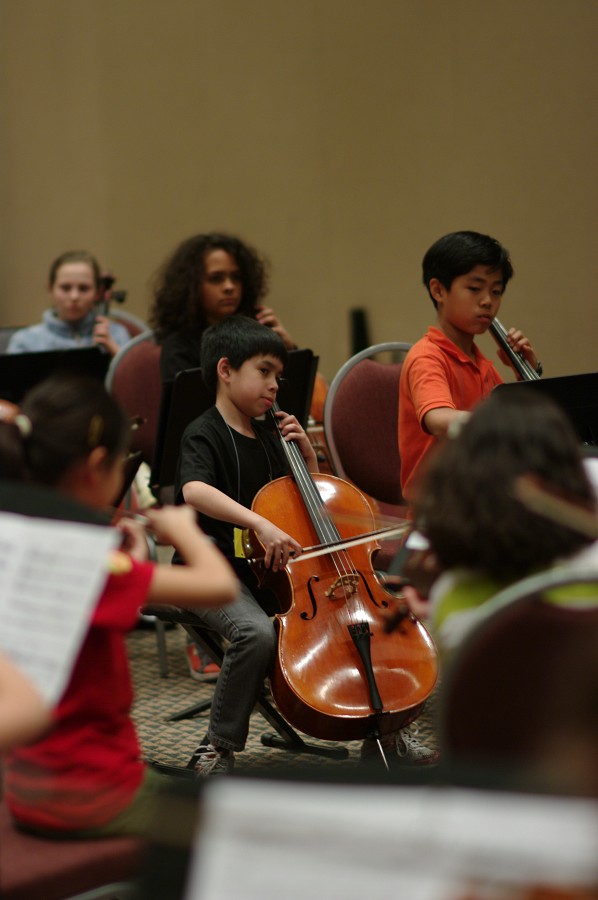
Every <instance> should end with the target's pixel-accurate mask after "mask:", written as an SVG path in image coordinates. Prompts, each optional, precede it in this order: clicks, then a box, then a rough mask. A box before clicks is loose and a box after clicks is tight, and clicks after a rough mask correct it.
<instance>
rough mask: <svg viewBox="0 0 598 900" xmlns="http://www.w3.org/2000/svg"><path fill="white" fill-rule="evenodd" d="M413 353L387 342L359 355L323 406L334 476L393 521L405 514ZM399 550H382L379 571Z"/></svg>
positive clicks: (336, 380) (339, 376) (404, 346)
mask: <svg viewBox="0 0 598 900" xmlns="http://www.w3.org/2000/svg"><path fill="white" fill-rule="evenodd" d="M410 347H411V344H406V343H403V342H399V341H389V342H387V343H384V344H374V345H373V346H371V347H367V348H366V349H365V350H362V351H361V352H360V353H356V354H355V356H352V357H351V359H349V360H348V361H347V362H346V363H345V364H344V365H343V366H342V367H341V368H340V369H339V371H338V372H337V374H336V375H335V377H334V378H333V380H332V383H331V385H330V389H329V391H328V395H327V397H326V403H325V405H324V434H325V436H326V443H327V444H328V448H329V451H330V456H331V459H332V463H333V465H334V469H335V472H336V474H337V475H338V476H339V477H340V478H344V479H345V480H346V481H351V482H353V484H355V485H356V486H357V487H358V488H360V490H362V491H363V492H364V493H365V494H367V495H368V496H369V497H371V498H373V499H374V500H375V501H377V505H378V508H379V510H380V513H381V514H382V515H386V516H392V517H395V518H403V517H404V516H405V514H406V505H405V501H404V499H403V495H402V494H401V481H400V474H401V459H400V456H399V446H398V418H399V378H400V376H401V368H402V364H403V359H404V357H405V354H406V353H407V351H408V350H409V348H410ZM381 357H383V358H387V359H388V358H389V357H390V361H387V362H384V361H383V358H381ZM395 550H396V544H395V547H394V548H391V547H390V546H389V547H387V548H385V547H384V545H383V548H382V551H381V553H380V556H379V559H378V565H380V567H382V568H384V566H385V563H387V562H389V561H390V559H391V558H392V557H393V556H394V551H395Z"/></svg>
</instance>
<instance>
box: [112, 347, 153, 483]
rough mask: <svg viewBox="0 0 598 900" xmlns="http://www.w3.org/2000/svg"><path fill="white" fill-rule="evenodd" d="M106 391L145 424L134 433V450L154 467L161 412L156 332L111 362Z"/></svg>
mask: <svg viewBox="0 0 598 900" xmlns="http://www.w3.org/2000/svg"><path fill="white" fill-rule="evenodd" d="M106 387H107V389H108V390H109V391H110V393H111V394H113V395H114V396H115V397H116V399H117V400H118V401H119V402H120V403H121V404H122V406H124V408H125V409H126V411H127V412H128V414H129V415H130V416H131V417H133V416H140V417H141V418H142V419H143V423H142V424H141V425H140V426H139V428H137V429H136V430H135V431H134V432H133V436H132V441H131V448H130V449H131V450H132V451H136V450H141V451H142V453H143V459H144V462H146V463H147V464H148V465H150V466H151V464H152V459H153V454H154V443H155V440H156V431H157V428H158V412H159V408H160V395H161V383H160V347H159V345H158V344H156V341H155V339H154V333H153V331H143V332H141V334H138V335H137V337H134V338H133V339H132V340H131V341H129V343H128V344H125V346H124V347H121V349H120V350H119V352H118V353H117V354H116V356H115V357H114V358H113V359H112V361H111V362H110V366H109V368H108V373H107V375H106Z"/></svg>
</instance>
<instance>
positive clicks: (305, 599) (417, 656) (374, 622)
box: [244, 404, 438, 740]
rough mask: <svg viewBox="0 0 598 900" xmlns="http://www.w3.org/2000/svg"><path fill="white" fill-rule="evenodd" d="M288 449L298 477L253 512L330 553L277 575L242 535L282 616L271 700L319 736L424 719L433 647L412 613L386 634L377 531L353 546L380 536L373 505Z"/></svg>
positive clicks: (273, 490)
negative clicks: (375, 554)
mask: <svg viewBox="0 0 598 900" xmlns="http://www.w3.org/2000/svg"><path fill="white" fill-rule="evenodd" d="M277 410H278V407H277V405H276V404H274V407H273V412H275V411H277ZM281 442H282V445H283V448H284V451H285V454H286V456H287V460H288V462H289V465H290V468H291V472H292V476H286V477H284V478H279V479H277V480H276V481H273V482H270V483H269V484H267V485H265V486H264V487H263V488H262V489H261V490H260V491H259V492H258V493H257V495H256V497H255V499H254V502H253V506H252V508H253V509H254V511H255V512H257V513H259V514H260V515H262V516H264V517H265V518H267V519H268V520H269V521H271V522H273V523H274V524H276V525H278V526H279V527H281V528H283V529H284V530H285V531H286V532H288V533H289V534H292V535H293V536H294V537H295V539H296V540H298V541H299V542H300V543H301V545H302V546H303V547H310V548H311V547H312V545H318V546H319V547H321V549H322V550H323V551H324V553H323V554H322V555H317V557H315V556H312V555H311V554H305V558H303V557H302V556H298V557H297V558H296V559H295V560H293V561H290V562H289V564H288V565H287V567H286V569H285V570H283V571H279V572H275V573H273V572H271V570H269V569H265V568H264V566H263V564H262V559H263V556H264V548H263V547H262V546H261V544H260V543H259V541H258V540H257V537H256V536H255V534H254V533H253V532H251V531H246V532H244V550H245V555H246V557H247V559H249V560H250V562H251V563H252V565H253V568H254V571H255V572H256V575H257V577H258V579H259V581H260V582H261V583H263V584H265V585H266V586H267V587H269V588H270V589H271V590H273V591H274V593H275V594H276V595H277V597H278V599H279V601H280V604H281V609H282V610H283V611H282V612H281V613H279V614H277V615H276V617H275V618H276V627H277V631H278V652H277V657H276V661H275V664H274V670H273V674H272V676H271V687H272V694H273V696H274V699H275V701H276V704H277V706H278V707H279V709H280V710H281V712H282V713H283V715H284V716H285V717H286V718H287V720H288V721H289V722H290V723H291V724H292V725H294V726H295V727H296V728H298V729H300V730H301V731H303V732H305V733H306V734H310V735H312V736H313V737H317V738H322V739H324V740H358V739H360V738H365V737H368V736H374V737H377V736H379V735H382V734H387V733H392V732H394V731H396V730H398V729H399V728H402V727H403V726H404V725H407V724H408V723H409V722H411V721H412V720H413V719H414V718H415V717H416V716H417V714H418V713H419V711H420V710H421V708H422V706H423V704H424V702H425V700H426V699H427V697H428V696H429V695H430V693H431V692H432V690H433V688H434V685H435V684H436V679H437V676H438V666H437V658H436V651H435V648H434V645H433V643H432V640H431V638H430V636H429V635H428V633H427V632H426V630H425V628H424V627H423V626H422V625H421V623H420V622H419V621H418V620H417V619H416V618H415V617H414V616H413V615H412V614H411V613H410V612H409V611H408V610H407V609H405V610H404V611H403V613H402V616H401V617H400V622H399V623H398V625H397V628H396V630H394V631H393V632H392V633H388V632H387V631H386V629H385V624H386V621H387V619H388V614H389V609H390V608H391V607H393V608H394V606H395V604H396V602H397V600H396V598H395V597H393V595H391V594H389V593H387V592H386V591H385V590H384V588H383V587H382V586H381V584H380V583H379V581H378V580H377V578H376V575H375V573H374V570H373V566H372V554H373V552H374V550H376V549H377V547H378V543H377V541H376V538H375V536H374V535H375V533H374V535H372V536H371V539H369V540H367V541H366V542H364V543H360V544H359V545H357V544H353V545H351V541H350V539H351V538H352V537H355V536H357V535H361V534H362V533H363V532H366V533H369V532H370V531H371V532H373V531H374V528H375V518H374V515H373V512H372V509H371V507H370V505H369V503H368V501H367V499H366V497H365V496H364V495H363V494H362V493H361V491H359V490H358V489H357V488H356V487H355V486H354V485H352V484H349V483H348V482H346V481H342V480H341V479H339V478H336V477H335V476H332V475H326V474H317V475H313V476H312V474H311V473H310V472H309V471H308V469H307V466H306V464H305V461H304V459H303V457H302V456H301V453H300V451H299V449H298V448H297V447H296V446H295V445H294V443H293V442H287V441H284V440H282V438H281ZM347 539H348V540H347ZM345 541H346V543H345Z"/></svg>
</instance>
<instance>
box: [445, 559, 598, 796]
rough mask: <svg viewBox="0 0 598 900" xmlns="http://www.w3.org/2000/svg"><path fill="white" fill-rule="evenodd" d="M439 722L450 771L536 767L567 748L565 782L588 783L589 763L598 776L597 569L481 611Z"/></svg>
mask: <svg viewBox="0 0 598 900" xmlns="http://www.w3.org/2000/svg"><path fill="white" fill-rule="evenodd" d="M438 724H439V733H440V742H441V753H442V755H443V759H444V760H445V761H446V762H447V763H449V764H451V763H454V764H458V765H460V766H468V765H471V764H475V765H479V764H482V765H485V766H497V767H502V766H505V765H507V766H515V767H521V768H524V769H531V768H533V767H534V766H538V765H540V763H541V762H542V761H543V760H544V761H545V760H547V759H548V758H549V757H550V756H551V754H552V755H554V752H555V751H556V748H557V747H562V748H563V753H562V756H561V758H560V759H559V763H558V767H557V768H560V770H561V774H562V775H563V776H564V777H568V776H571V778H568V780H569V781H571V780H572V777H573V775H575V778H578V777H581V776H582V773H583V763H582V760H583V759H584V758H585V759H587V758H588V757H589V758H591V759H592V763H591V769H592V772H593V771H594V769H595V765H594V763H595V760H596V759H598V569H597V570H596V571H593V572H590V571H585V572H582V573H575V572H574V571H573V570H572V569H566V568H565V567H563V568H562V569H560V570H552V571H550V572H548V573H543V574H541V575H536V576H533V577H530V578H526V579H523V580H522V581H520V582H518V583H517V584H515V585H513V586H511V587H510V588H508V589H506V590H504V591H502V592H501V593H499V594H497V595H496V597H494V598H493V599H492V600H491V601H489V602H488V603H487V604H485V605H484V606H483V607H481V608H480V610H479V616H476V624H475V625H474V626H473V628H472V629H471V630H470V631H469V633H468V634H467V636H466V637H465V638H464V639H463V641H462V643H461V644H460V645H459V646H458V647H457V648H456V649H455V650H454V652H453V656H452V658H451V659H450V660H449V661H448V663H447V665H446V668H445V672H444V677H443V684H442V690H441V696H440V701H439V723H438ZM576 764H577V766H578V772H577V773H572V772H571V771H569V767H570V766H575V765H576ZM589 777H590V779H593V786H592V787H590V788H589V790H590V791H598V777H597V776H595V775H592V774H590V776H589Z"/></svg>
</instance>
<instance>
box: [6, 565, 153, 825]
mask: <svg viewBox="0 0 598 900" xmlns="http://www.w3.org/2000/svg"><path fill="white" fill-rule="evenodd" d="M121 556H123V555H122V554H121ZM124 559H125V561H126V560H128V561H129V562H130V563H131V566H130V568H129V570H128V571H124V572H121V573H119V574H112V575H110V576H109V577H108V580H107V582H106V586H105V588H104V592H103V594H102V596H101V598H100V600H99V602H98V605H97V607H96V609H95V612H94V614H93V618H92V621H91V625H90V628H89V631H88V633H87V636H86V638H85V641H84V642H83V645H82V647H81V650H80V652H79V657H78V659H77V662H76V663H75V667H74V669H73V673H72V676H71V680H70V682H69V685H68V687H67V689H66V691H65V693H64V695H63V697H62V699H61V700H60V703H59V704H58V706H57V708H56V709H55V711H54V716H53V726H52V727H51V728H50V730H49V731H48V733H47V734H46V735H45V736H44V737H42V738H41V739H40V740H38V741H36V742H35V743H32V744H30V745H28V746H25V747H20V748H18V749H17V750H16V751H14V752H13V753H12V754H11V756H10V757H9V758H8V760H7V766H6V800H7V803H8V806H9V809H10V811H11V813H12V815H13V816H14V818H15V819H16V820H18V821H20V822H22V823H23V824H30V825H33V826H38V827H42V828H49V829H53V830H57V831H70V830H73V829H82V828H91V827H98V826H101V825H105V824H106V823H108V822H110V821H112V819H114V818H115V817H116V816H117V815H118V814H119V813H120V812H122V810H124V809H125V808H126V807H127V806H128V805H129V803H130V802H131V799H132V797H133V795H134V794H135V792H136V791H137V789H138V787H139V785H140V783H141V780H142V778H143V774H144V771H145V770H144V764H143V761H142V759H141V755H140V748H139V741H138V739H137V734H136V731H135V727H134V725H133V722H132V720H131V706H132V703H133V690H132V685H131V677H130V673H129V664H128V659H127V653H126V646H125V640H124V634H125V632H127V631H129V630H130V629H132V628H133V627H134V626H135V624H136V623H137V621H138V618H139V608H140V607H141V606H142V605H143V604H144V602H145V601H146V597H147V592H148V589H149V585H150V582H151V578H152V574H153V565H152V564H151V563H137V562H134V561H133V560H129V557H124ZM125 567H127V566H126V563H125ZM41 650H42V651H43V646H42V647H41ZM31 652H32V653H35V652H36V648H35V647H34V646H32V647H31Z"/></svg>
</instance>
